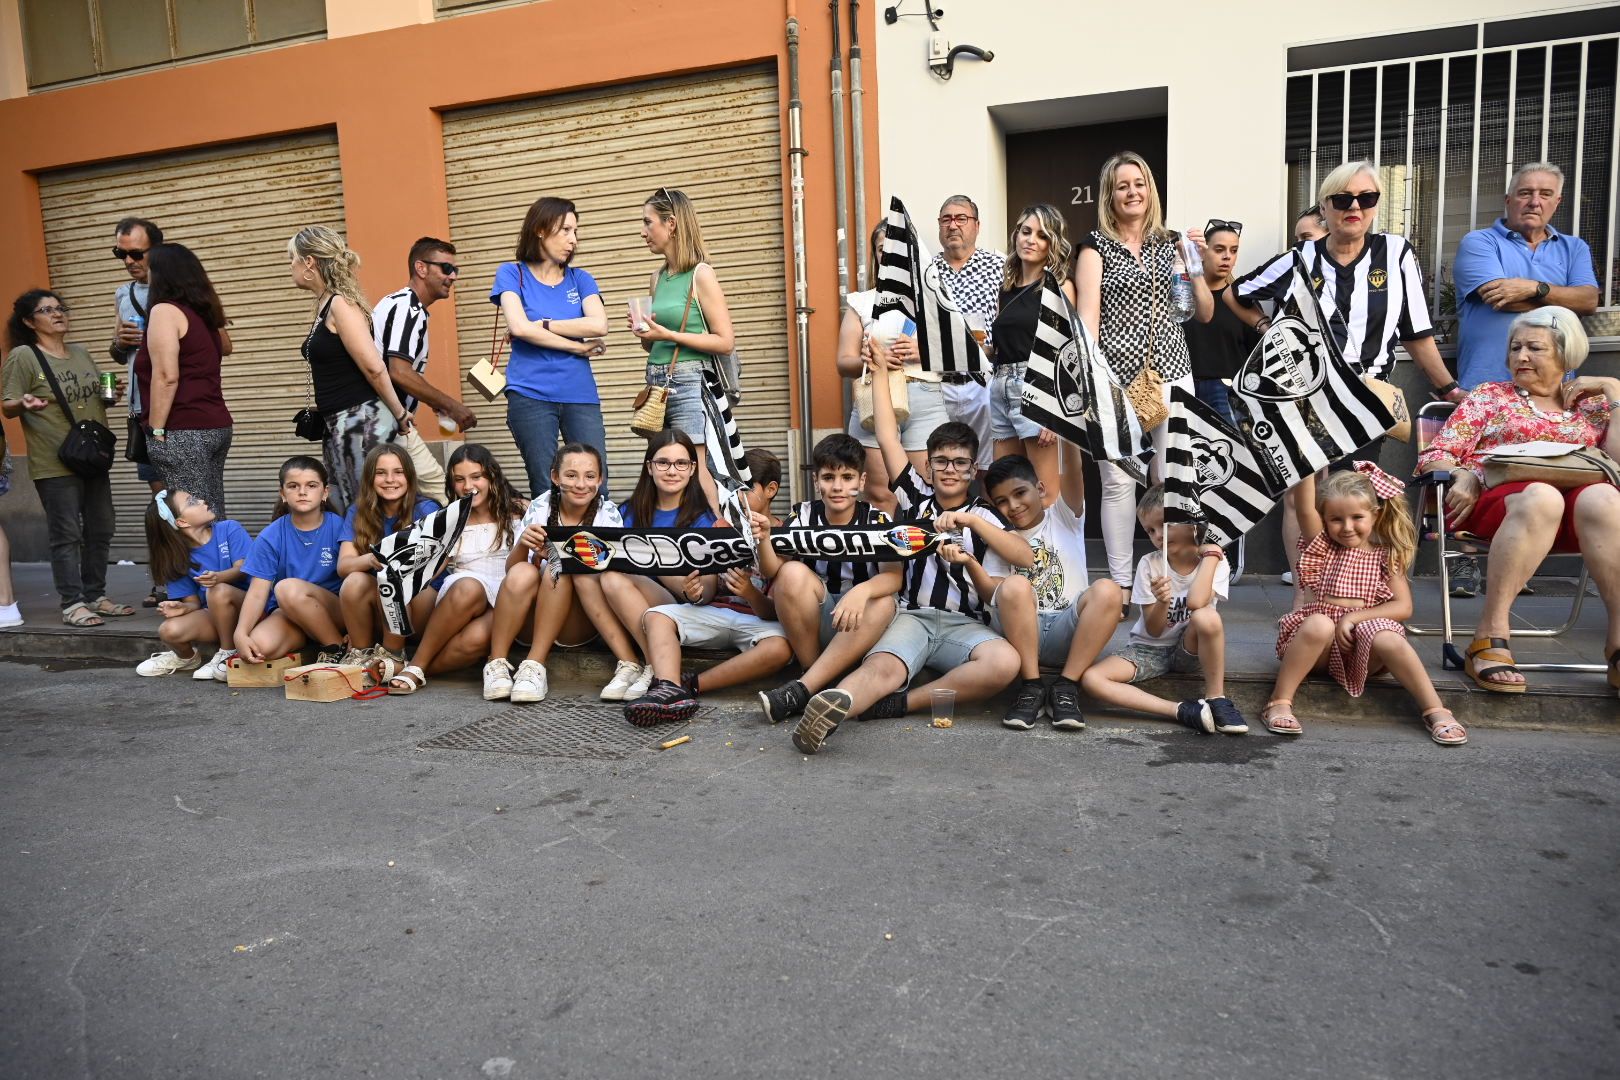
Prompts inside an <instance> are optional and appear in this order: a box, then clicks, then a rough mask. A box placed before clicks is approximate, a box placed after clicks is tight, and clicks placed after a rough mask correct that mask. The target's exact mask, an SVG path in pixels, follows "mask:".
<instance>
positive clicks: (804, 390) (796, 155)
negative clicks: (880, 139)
mask: <svg viewBox="0 0 1620 1080" xmlns="http://www.w3.org/2000/svg"><path fill="white" fill-rule="evenodd" d="M787 48H788V173H789V177H790V180H791V184H792V188H793V203H792V206H793V210H792V214H793V321H794V324H795V328H796V330H797V334H798V346H799V445H798V451H799V454H798V457H799V461H798V464H799V466H800V467H799V468H796V469H791V470H790V471H789V473H788V476H789V488H790V490H791V491H793V495H794V498H795V499H797V498H799V497H800V494H801V491H800V488H801V486H802V485H803V478H804V468H805V467H807V466H808V465H809V462H810V448H811V443H812V439H813V438H814V434H815V429H814V428H813V427H812V426H811V420H810V313H811V311H812V308H811V307H810V288H809V284H808V278H809V274H808V272H807V271H806V268H805V267H806V259H805V243H804V158H805V149H804V102H802V101H801V100H800V99H799V16H798V12H797V4H796V2H795V0H787Z"/></svg>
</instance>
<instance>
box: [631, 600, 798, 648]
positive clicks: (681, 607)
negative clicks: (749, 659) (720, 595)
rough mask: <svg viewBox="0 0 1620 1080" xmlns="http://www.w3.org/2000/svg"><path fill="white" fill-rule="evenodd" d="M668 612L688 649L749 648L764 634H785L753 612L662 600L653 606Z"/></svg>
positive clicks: (765, 636) (663, 613) (664, 612)
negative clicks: (662, 602) (659, 603)
mask: <svg viewBox="0 0 1620 1080" xmlns="http://www.w3.org/2000/svg"><path fill="white" fill-rule="evenodd" d="M652 610H653V611H656V612H657V613H658V614H660V615H664V616H667V617H668V618H669V621H670V622H672V623H674V624H675V631H676V633H678V634H680V637H681V645H682V647H683V648H688V649H736V650H737V651H738V652H741V651H742V650H744V649H749V648H752V647H753V646H755V645H758V644H759V643H760V642H762V641H764V640H765V639H766V638H773V637H786V636H787V635H786V634H784V633H783V632H782V624H781V623H774V622H766V621H765V620H764V619H762V618H760V617H759V616H758V615H755V614H754V613H753V612H751V611H750V612H744V611H733V610H732V609H731V608H723V607H708V606H706V605H698V604H663V605H661V606H659V607H655V608H653V609H652Z"/></svg>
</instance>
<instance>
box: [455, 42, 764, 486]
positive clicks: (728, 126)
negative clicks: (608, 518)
mask: <svg viewBox="0 0 1620 1080" xmlns="http://www.w3.org/2000/svg"><path fill="white" fill-rule="evenodd" d="M779 116H780V103H779V101H778V97H777V88H776V70H775V68H774V67H770V68H746V69H733V70H728V71H718V72H709V73H707V74H704V75H698V76H682V77H679V78H670V79H658V80H655V81H652V82H645V83H637V84H635V85H633V86H620V87H610V88H606V89H598V90H587V91H582V92H576V93H568V94H560V95H556V96H553V97H547V98H541V99H535V100H529V101H521V102H509V103H506V104H502V105H496V106H486V107H480V108H476V109H468V110H464V111H460V112H455V113H448V114H446V115H445V118H444V157H445V179H446V181H447V185H448V188H449V192H450V228H451V239H452V240H453V241H454V242H455V244H456V249H457V252H458V253H459V254H458V262H459V263H460V264H461V267H462V271H461V284H460V285H459V287H458V288H457V290H456V325H457V327H458V328H459V330H458V334H459V338H460V342H459V345H460V351H461V368H462V371H463V373H465V371H466V369H467V368H469V367H471V366H472V365H473V364H474V363H476V362H477V361H478V360H479V359H481V358H482V357H484V356H487V355H488V353H489V343H490V334H491V331H492V328H493V325H494V318H495V316H494V307H493V305H491V304H490V303H489V288H490V284H491V283H492V282H493V281H494V279H495V268H496V267H497V266H498V265H499V264H500V263H502V262H507V261H510V260H511V258H512V254H513V251H514V250H515V248H516V246H517V233H518V228H519V227H520V226H521V225H522V223H523V215H524V213H525V212H526V211H527V210H528V208H529V205H530V204H531V203H532V202H533V201H534V200H535V199H537V198H539V197H540V196H541V195H557V196H561V197H563V198H568V199H571V200H573V201H574V203H575V204H576V205H577V206H578V207H579V217H580V226H579V232H580V249H579V252H578V254H577V255H576V256H575V260H574V261H575V264H576V265H577V266H579V267H580V268H581V269H584V270H587V271H589V272H590V273H591V274H592V275H593V276H594V277H595V278H596V279H597V282H598V283H599V284H600V285H601V287H602V299H603V301H604V303H605V304H606V305H607V310H608V321H609V324H610V326H611V327H612V332H611V333H610V334H609V335H608V352H607V355H606V356H604V357H602V358H601V359H599V360H598V361H596V363H595V365H594V367H595V371H596V383H597V387H598V388H599V390H600V392H601V395H602V414H603V419H604V422H605V424H606V427H607V433H608V447H607V451H608V465H609V469H610V470H611V474H612V476H611V479H612V488H613V494H614V496H615V497H616V498H619V499H621V500H622V499H625V498H628V497H629V494H630V489H631V487H632V486H633V485H634V483H635V477H636V475H637V474H638V472H639V471H640V467H641V458H642V454H643V452H644V450H645V448H646V443H645V441H644V440H642V439H641V438H639V437H637V436H635V435H632V434H631V433H630V413H631V409H630V404H631V401H632V400H633V399H634V398H635V395H636V393H637V391H639V390H640V388H641V386H642V384H643V382H644V371H645V359H644V356H645V354H644V353H643V352H642V350H641V346H640V344H639V343H638V342H637V341H636V340H635V338H634V336H633V335H631V334H630V332H629V331H628V330H626V329H624V317H625V312H626V301H627V300H628V298H629V297H631V296H633V295H644V294H645V293H646V291H647V279H648V277H649V275H650V274H651V273H652V271H653V270H654V269H655V268H656V266H657V257H656V256H653V255H650V254H649V253H648V251H647V247H646V245H645V244H644V243H643V242H642V240H641V203H642V200H643V199H645V198H646V197H647V196H648V195H650V194H651V193H652V192H653V191H655V190H657V189H658V188H659V187H660V186H668V187H674V188H679V189H681V190H683V191H685V192H686V193H687V194H688V195H689V196H691V198H692V200H693V202H694V203H696V205H697V209H698V214H699V216H700V220H701V222H702V226H703V239H704V242H705V246H706V247H707V248H708V252H709V259H710V261H711V263H712V264H713V266H714V267H715V271H716V272H717V273H718V274H719V276H720V282H721V285H722V287H723V288H724V289H725V293H726V301H727V303H728V305H729V306H730V308H731V316H732V319H733V321H734V322H735V323H736V329H737V347H738V348H739V350H741V353H742V357H743V369H742V370H743V386H744V394H743V400H742V402H741V405H740V407H739V410H738V413H739V426H740V427H741V430H742V435H743V439H744V442H745V444H746V445H747V446H749V447H754V446H760V447H764V448H765V449H768V450H770V451H772V452H773V453H775V454H776V455H777V456H778V457H779V458H780V459H781V460H782V463H783V469H784V472H785V471H786V466H787V461H788V458H787V448H788V441H789V432H788V428H789V394H788V387H789V382H788V345H787V324H788V317H787V311H786V307H785V300H784V290H783V259H784V246H783V245H784V241H783V236H782V157H781V138H780V131H779V119H778V118H779ZM464 385H465V384H464ZM463 396H464V397H465V398H466V399H467V401H468V403H469V404H470V405H471V406H472V408H473V411H474V412H476V413H477V414H478V420H479V424H478V427H477V429H475V430H474V431H473V432H472V434H471V438H473V439H474V440H475V441H478V442H481V443H483V444H484V445H486V446H488V447H489V448H490V449H491V450H492V451H494V452H495V454H496V456H497V457H498V458H499V460H500V461H501V463H502V465H503V466H505V467H506V469H507V471H508V473H509V474H511V475H513V476H514V478H515V480H516V482H517V484H518V486H519V487H522V486H523V475H524V474H523V470H522V459H521V457H520V456H519V455H518V452H517V448H516V446H515V445H514V444H513V441H512V437H511V434H510V433H509V432H508V431H507V428H506V405H505V402H504V400H503V401H498V402H494V403H489V402H485V401H484V400H483V398H482V397H480V396H479V395H478V394H477V393H476V392H474V391H472V390H471V389H468V390H466V391H465V393H464V395H463ZM785 479H786V478H785V476H784V480H785ZM783 490H784V493H785V491H786V485H785V484H784V487H783ZM781 502H782V505H783V506H784V507H785V505H786V495H785V494H784V496H783V497H782V500H781Z"/></svg>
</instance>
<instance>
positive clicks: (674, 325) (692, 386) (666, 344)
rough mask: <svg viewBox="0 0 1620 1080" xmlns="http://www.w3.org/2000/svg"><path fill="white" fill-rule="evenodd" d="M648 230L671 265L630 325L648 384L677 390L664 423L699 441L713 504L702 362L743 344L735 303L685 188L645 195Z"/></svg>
mask: <svg viewBox="0 0 1620 1080" xmlns="http://www.w3.org/2000/svg"><path fill="white" fill-rule="evenodd" d="M641 238H642V240H644V241H646V243H647V249H648V250H649V251H651V252H653V253H654V254H657V255H661V256H663V258H664V265H663V266H662V267H660V268H659V269H657V270H655V271H654V272H653V275H652V279H651V280H650V282H649V283H648V284H649V287H650V289H651V292H652V298H653V309H652V314H651V316H650V317H649V318H648V319H647V321H646V322H637V321H636V320H635V319H633V318H632V319H630V320H629V322H630V332H631V333H633V334H635V335H636V337H638V338H640V339H641V347H642V348H644V349H646V350H647V385H649V386H664V385H666V384H667V385H668V386H669V388H670V390H671V394H670V398H669V409H668V412H667V413H666V414H665V416H664V427H666V428H676V429H678V430H680V431H684V432H685V433H686V434H687V435H689V436H691V438H692V442H693V443H695V444H696V445H697V470H698V480H699V482H701V483H702V485H703V494H704V496H705V498H707V500H708V503H709V506H710V508H711V509H712V508H715V507H716V505H717V498H716V494H715V486H714V477H713V476H711V475H710V474H709V468H708V465H707V454H706V453H705V452H704V447H703V399H702V394H701V388H702V386H703V365H704V364H705V363H709V362H713V360H714V358H715V357H718V356H725V355H727V354H728V353H730V352H731V350H732V349H733V348H735V347H736V345H735V341H736V338H735V336H734V335H733V334H732V329H731V311H730V310H729V309H728V308H727V307H726V294H725V293H724V292H723V291H722V290H721V288H720V279H719V278H718V277H716V276H715V273H714V267H712V266H710V265H709V263H708V254H707V253H706V252H705V251H704V248H703V232H702V230H701V229H700V228H699V227H698V219H697V211H696V210H695V209H693V207H692V200H691V199H688V198H687V197H686V193H685V192H684V191H678V190H676V189H674V188H659V189H658V190H657V191H655V192H653V194H652V196H651V197H650V198H648V199H647V201H646V202H644V203H642V205H641Z"/></svg>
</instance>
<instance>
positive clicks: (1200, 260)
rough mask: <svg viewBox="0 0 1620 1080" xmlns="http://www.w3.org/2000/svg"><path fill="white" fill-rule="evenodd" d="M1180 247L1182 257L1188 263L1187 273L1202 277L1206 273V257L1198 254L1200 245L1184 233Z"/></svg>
mask: <svg viewBox="0 0 1620 1080" xmlns="http://www.w3.org/2000/svg"><path fill="white" fill-rule="evenodd" d="M1180 247H1181V259H1182V261H1183V262H1185V263H1186V264H1187V273H1188V274H1189V275H1191V276H1192V277H1202V276H1203V275H1204V257H1203V256H1202V255H1200V254H1198V245H1197V244H1195V243H1193V242H1192V240H1191V239H1189V238H1188V237H1187V236H1186V234H1185V233H1184V234H1182V237H1181V241H1180Z"/></svg>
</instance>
